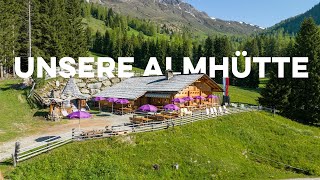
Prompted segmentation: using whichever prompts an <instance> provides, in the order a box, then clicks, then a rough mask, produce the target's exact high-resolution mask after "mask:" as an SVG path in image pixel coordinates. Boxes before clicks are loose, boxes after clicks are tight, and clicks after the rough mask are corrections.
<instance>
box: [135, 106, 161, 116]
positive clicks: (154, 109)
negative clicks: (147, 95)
mask: <svg viewBox="0 0 320 180" xmlns="http://www.w3.org/2000/svg"><path fill="white" fill-rule="evenodd" d="M139 110H140V111H143V112H157V111H158V108H157V107H155V106H154V105H151V104H145V105H143V106H141V107H139ZM147 118H148V114H147Z"/></svg>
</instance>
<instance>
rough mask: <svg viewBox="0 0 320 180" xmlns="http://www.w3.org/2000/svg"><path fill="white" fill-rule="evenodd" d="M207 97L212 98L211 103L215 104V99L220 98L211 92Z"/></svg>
mask: <svg viewBox="0 0 320 180" xmlns="http://www.w3.org/2000/svg"><path fill="white" fill-rule="evenodd" d="M207 98H208V99H211V104H213V99H218V96H216V95H212V94H210V95H209V96H208V97H207Z"/></svg>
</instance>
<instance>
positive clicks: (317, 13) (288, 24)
mask: <svg viewBox="0 0 320 180" xmlns="http://www.w3.org/2000/svg"><path fill="white" fill-rule="evenodd" d="M308 17H313V19H314V20H315V22H316V23H317V24H318V25H320V3H319V4H317V5H315V6H314V7H313V8H311V9H310V10H309V11H307V12H305V13H303V14H300V15H297V16H294V17H291V18H289V19H286V20H284V21H281V22H280V23H278V24H276V25H274V26H272V27H271V28H268V31H272V30H280V29H283V30H284V31H285V32H288V33H290V34H293V33H297V32H298V31H299V30H300V25H301V23H302V21H303V20H304V19H305V18H308Z"/></svg>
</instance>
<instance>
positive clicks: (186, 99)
mask: <svg viewBox="0 0 320 180" xmlns="http://www.w3.org/2000/svg"><path fill="white" fill-rule="evenodd" d="M182 99H183V100H185V101H193V100H194V99H193V98H192V97H190V96H187V97H184V98H182Z"/></svg>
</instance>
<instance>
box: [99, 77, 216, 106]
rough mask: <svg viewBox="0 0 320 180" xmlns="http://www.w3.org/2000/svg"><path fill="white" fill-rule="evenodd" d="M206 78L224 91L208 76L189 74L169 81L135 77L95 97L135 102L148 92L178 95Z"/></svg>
mask: <svg viewBox="0 0 320 180" xmlns="http://www.w3.org/2000/svg"><path fill="white" fill-rule="evenodd" d="M204 76H206V77H207V78H208V79H209V80H210V81H212V83H214V85H215V87H216V89H218V91H222V89H221V88H220V86H219V85H218V84H217V83H215V82H214V81H213V80H211V79H210V78H209V77H208V76H207V75H205V74H189V75H174V76H173V77H172V78H171V79H169V80H167V79H166V77H165V76H149V77H133V78H129V79H126V80H124V81H122V82H120V83H118V84H116V85H114V86H112V87H110V88H108V89H106V90H105V91H102V92H100V93H98V94H96V95H94V96H95V97H115V98H125V99H130V100H134V99H137V98H139V97H141V96H143V95H145V94H146V93H147V92H171V93H177V92H179V91H182V90H183V89H185V88H186V87H187V86H189V85H191V84H192V83H194V82H195V81H197V80H199V79H200V78H202V77H204Z"/></svg>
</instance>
